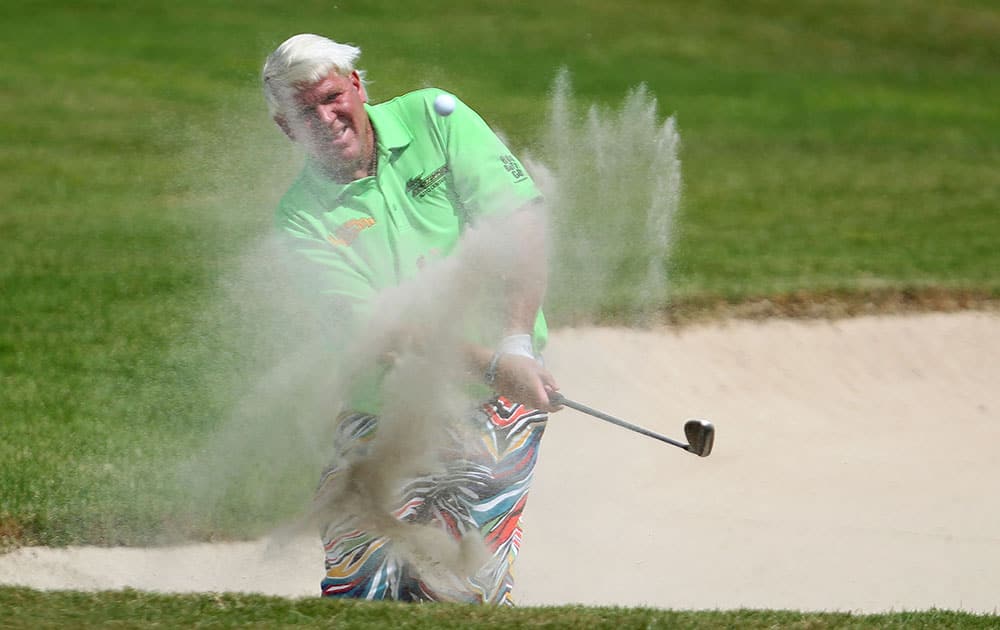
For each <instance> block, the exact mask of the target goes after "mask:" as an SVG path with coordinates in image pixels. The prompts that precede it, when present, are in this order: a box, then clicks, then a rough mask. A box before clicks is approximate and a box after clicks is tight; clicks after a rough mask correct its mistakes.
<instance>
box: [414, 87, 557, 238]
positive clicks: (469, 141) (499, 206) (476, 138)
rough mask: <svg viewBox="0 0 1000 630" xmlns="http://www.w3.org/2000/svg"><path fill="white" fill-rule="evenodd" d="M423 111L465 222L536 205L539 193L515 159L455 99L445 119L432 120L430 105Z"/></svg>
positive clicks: (472, 113)
mask: <svg viewBox="0 0 1000 630" xmlns="http://www.w3.org/2000/svg"><path fill="white" fill-rule="evenodd" d="M438 94H442V92H441V91H439V90H433V91H430V92H429V95H428V101H427V102H428V107H429V108H430V114H431V116H432V119H433V120H434V121H435V124H436V125H437V126H438V129H439V133H440V134H441V136H442V138H443V141H444V146H445V150H446V151H447V156H448V167H449V169H450V170H451V172H452V181H453V182H454V187H455V193H456V196H457V201H458V202H459V204H460V205H461V210H462V212H463V213H464V214H465V218H466V219H467V220H468V221H470V222H474V221H475V219H476V218H477V217H481V216H486V215H491V214H496V213H508V212H512V211H514V210H517V209H518V208H521V207H522V206H524V205H526V204H528V203H530V202H533V201H536V200H540V199H541V197H542V194H541V192H540V191H539V189H538V187H537V186H536V185H535V182H534V180H532V179H531V176H530V175H529V174H528V171H527V170H526V169H525V168H524V165H523V164H522V163H521V161H520V160H518V159H517V157H515V156H514V154H513V153H512V152H511V151H510V149H508V148H507V146H506V145H505V144H504V143H503V141H502V140H500V138H499V137H497V134H496V133H494V132H493V130H492V129H490V127H489V125H487V124H486V122H485V121H484V120H483V119H482V118H481V117H480V116H479V114H477V113H476V112H475V111H474V110H473V109H472V108H470V107H469V106H468V105H466V104H465V103H463V102H462V101H460V100H458V99H456V104H455V111H454V112H453V113H452V114H451V115H450V116H437V115H436V114H434V112H433V105H432V103H433V100H434V97H435V96H437V95H438Z"/></svg>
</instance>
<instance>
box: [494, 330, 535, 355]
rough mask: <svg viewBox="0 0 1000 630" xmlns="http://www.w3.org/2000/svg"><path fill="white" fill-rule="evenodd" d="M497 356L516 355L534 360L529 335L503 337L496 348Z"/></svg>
mask: <svg viewBox="0 0 1000 630" xmlns="http://www.w3.org/2000/svg"><path fill="white" fill-rule="evenodd" d="M497 354H517V355H520V356H522V357H528V358H531V359H534V358H535V351H534V348H532V346H531V335H529V334H526V333H525V334H520V335H508V336H507V337H504V338H503V339H502V340H501V341H500V345H499V346H497Z"/></svg>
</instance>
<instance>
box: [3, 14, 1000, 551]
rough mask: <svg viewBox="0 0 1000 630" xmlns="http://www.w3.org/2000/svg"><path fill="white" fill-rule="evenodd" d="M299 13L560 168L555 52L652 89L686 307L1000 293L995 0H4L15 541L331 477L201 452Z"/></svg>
mask: <svg viewBox="0 0 1000 630" xmlns="http://www.w3.org/2000/svg"><path fill="white" fill-rule="evenodd" d="M303 31H312V32H319V33H323V34H326V35H329V36H331V37H334V38H336V39H341V40H343V41H350V42H353V43H356V44H358V45H361V46H362V48H363V49H364V55H363V58H362V65H363V67H364V68H366V69H367V70H368V72H369V78H370V79H371V80H372V84H371V86H370V93H371V95H372V97H373V98H374V99H375V100H382V99H385V98H389V97H391V96H393V95H395V94H397V93H400V92H403V91H406V90H409V89H414V88H418V87H423V86H426V85H436V86H439V87H444V88H446V89H449V90H451V91H453V92H455V93H456V94H458V95H460V96H461V97H462V98H463V99H464V100H466V101H467V102H468V103H469V104H471V105H472V106H473V107H475V108H476V109H477V110H478V111H479V112H480V113H481V114H482V115H483V116H484V117H485V118H486V119H487V120H489V121H490V122H491V123H492V124H493V125H494V126H495V127H497V128H499V129H501V130H503V131H504V132H505V133H506V135H507V137H508V138H509V139H510V142H511V144H512V145H513V147H514V148H515V149H517V150H527V151H530V152H532V153H533V154H536V155H538V156H539V157H540V158H541V159H542V160H543V161H544V160H545V159H546V157H551V156H546V155H545V150H546V149H545V147H544V146H540V145H539V139H540V138H541V137H543V136H544V132H545V125H546V112H547V109H548V104H549V96H550V90H551V88H552V84H553V81H554V79H555V76H556V74H557V72H558V71H559V69H560V68H564V67H565V68H566V69H568V71H569V73H570V76H571V78H572V84H573V91H574V94H575V102H576V103H577V104H578V105H579V108H580V111H581V112H582V111H583V109H585V107H586V106H587V105H588V104H590V103H594V104H597V105H599V106H602V107H606V108H616V107H618V106H619V105H620V104H621V102H622V99H623V98H624V95H625V94H626V92H627V91H628V90H629V89H631V88H633V87H635V86H637V85H639V84H640V83H645V84H646V85H647V88H648V91H649V93H650V94H651V95H653V96H655V97H656V98H657V99H658V101H659V105H660V109H661V112H662V113H663V115H664V116H666V115H670V114H676V120H677V124H678V127H679V130H680V135H681V140H682V150H681V159H682V162H683V182H684V188H683V201H682V205H681V208H680V212H679V215H678V217H677V222H676V226H675V233H674V238H675V242H674V249H673V251H672V256H671V258H670V260H669V261H668V263H667V270H668V272H669V288H668V290H667V291H666V292H665V293H664V295H663V296H662V300H661V302H662V304H661V305H662V306H663V307H664V308H683V306H684V305H685V304H692V305H697V304H709V303H713V302H715V301H723V302H727V303H736V304H738V303H741V302H745V301H748V300H754V299H759V298H762V297H763V298H769V299H773V300H775V301H780V300H782V299H788V296H794V295H805V296H807V297H806V298H805V299H808V296H810V295H817V296H822V295H829V294H830V293H831V292H833V293H835V294H836V295H837V296H839V298H838V299H843V300H847V301H850V300H852V299H861V300H866V299H870V298H871V295H872V292H879V291H886V292H889V293H900V292H902V293H906V292H914V291H916V292H920V291H929V292H932V293H933V294H934V295H944V296H949V295H959V296H967V295H972V296H978V297H977V299H978V298H982V299H983V300H986V301H994V302H995V300H996V298H997V297H998V295H1000V274H998V273H997V270H998V269H1000V247H998V244H1000V203H998V202H1000V108H998V107H997V103H1000V82H998V81H997V80H996V78H997V77H998V76H1000V9H998V8H997V6H996V5H995V3H993V2H987V1H978V2H977V1H974V0H963V1H960V2H949V3H939V2H934V1H932V0H896V1H893V2H874V1H860V0H856V1H845V2H837V3H829V2H819V1H805V2H798V3H784V2H777V1H773V2H772V1H764V0H754V1H749V2H724V1H720V0H716V1H704V2H653V1H647V2H639V1H624V2H618V3H604V2H596V1H591V0H578V1H568V0H555V1H553V2H545V3H529V2H511V3H495V2H485V1H471V2H465V3H451V2H438V1H425V2H421V3H419V4H416V5H413V4H409V3H398V2H385V1H382V2H379V1H374V2H373V1H370V0H366V1H365V2H352V1H338V2H334V3H331V2H316V1H301V2H296V3H278V2H263V1H257V2H243V3H238V4H234V3H229V2H221V1H207V2H206V1H203V0H202V1H199V2H191V1H188V0H181V1H178V2H170V3H167V2H137V3H134V4H132V5H129V6H123V5H121V4H120V3H114V2H96V1H89V2H86V1H85V2H45V1H37V2H36V1H27V0H25V1H17V0H15V1H12V2H7V3H4V5H3V7H2V8H0V53H2V58H3V59H4V60H5V61H4V63H3V64H0V93H2V98H0V136H2V138H3V142H2V143H0V168H2V170H3V173H4V176H3V178H2V179H0V538H4V539H6V540H8V541H14V542H15V543H49V544H59V543H69V542H90V543H104V544H112V543H133V544H135V543H148V542H158V541H166V540H173V539H176V538H178V537H196V538H211V537H243V536H252V535H256V534H258V533H260V532H261V531H263V530H264V529H266V528H267V527H269V526H271V525H273V524H274V523H275V521H276V519H280V518H281V517H282V516H287V515H288V514H289V513H291V512H292V511H293V510H294V509H295V508H296V507H297V506H300V505H301V501H302V500H303V497H306V496H308V494H309V491H310V489H311V487H310V484H311V483H312V478H313V477H314V476H315V471H314V470H311V469H310V468H309V467H308V466H306V462H300V464H301V466H300V467H299V468H295V467H294V466H292V467H291V468H289V469H288V470H279V471H274V472H273V473H272V472H269V471H266V470H257V471H256V472H255V474H254V475H253V477H252V478H249V477H248V478H247V479H245V480H244V482H243V484H244V485H243V486H239V485H238V484H237V485H235V486H232V487H233V488H235V489H236V490H235V491H234V492H232V493H230V494H227V496H226V497H224V498H223V499H221V501H222V503H221V504H220V508H219V510H218V511H217V512H214V513H212V514H210V515H202V516H198V517H196V516H191V515H189V514H187V513H186V512H185V510H186V509H187V508H186V507H185V505H184V500H186V499H189V498H190V496H189V495H188V494H186V493H185V492H184V491H182V490H179V489H178V476H177V470H178V462H179V461H184V460H185V459H186V458H190V457H192V453H197V452H198V451H199V449H202V448H203V444H204V443H205V440H206V439H207V437H208V436H209V435H211V434H212V432H213V431H216V430H219V428H220V426H221V425H222V423H223V422H224V419H225V418H226V417H227V414H229V413H230V410H231V409H232V408H233V407H234V405H235V404H236V403H237V402H238V400H239V398H240V396H241V392H245V390H246V389H247V388H248V387H252V382H250V381H251V380H252V378H253V373H254V370H255V369H256V367H258V366H259V362H260V358H259V357H260V354H259V353H258V350H259V348H258V347H257V346H255V345H254V344H255V343H256V342H255V341H254V340H252V339H250V340H249V341H248V342H247V343H246V344H241V342H240V341H241V336H242V334H243V333H245V332H246V329H245V327H247V326H250V324H248V323H247V322H248V321H252V316H253V314H254V308H255V307H254V305H253V304H240V303H238V300H236V299H234V298H229V299H227V300H220V299H219V297H218V296H219V293H220V278H225V277H227V276H226V274H227V273H230V272H231V271H232V270H233V269H234V268H237V267H238V266H239V265H240V264H242V262H240V261H241V260H242V259H241V256H243V255H244V253H245V252H246V251H247V249H248V248H249V247H251V246H252V244H253V243H254V242H255V239H256V238H257V237H259V236H260V235H261V234H264V233H266V231H267V230H268V228H269V226H270V222H271V213H272V210H273V208H274V205H275V203H276V202H277V199H278V198H279V196H280V195H281V193H282V192H283V191H284V189H285V187H287V185H288V183H289V182H290V181H291V179H292V178H293V177H294V175H295V173H296V171H297V168H298V164H299V161H298V160H299V158H298V156H297V155H296V154H295V152H294V151H293V150H292V148H291V147H289V146H288V144H287V142H286V141H285V140H284V138H283V137H282V136H281V135H280V133H279V132H278V131H277V130H276V129H275V128H273V125H271V123H270V121H269V120H268V119H267V115H266V111H265V108H264V106H263V103H262V100H261V98H260V95H259V89H258V86H257V75H258V71H259V67H260V64H261V63H262V61H263V58H264V56H265V55H266V54H267V53H268V52H270V51H271V50H272V49H273V48H274V46H276V45H277V44H278V43H280V42H281V41H282V40H283V39H285V38H286V37H287V36H289V35H291V34H294V33H297V32H303ZM606 212H607V213H608V219H609V220H613V221H619V220H622V221H627V220H628V219H629V217H630V216H631V215H630V209H629V208H628V207H627V204H623V207H618V208H608V209H607V210H606ZM621 251H622V256H624V257H625V258H627V257H628V256H629V250H628V248H627V247H623V248H622V250H621ZM619 262H620V261H619ZM626 263H627V261H626ZM616 264H618V263H616ZM632 266H633V267H634V266H635V265H632ZM622 268H623V269H628V268H630V267H629V265H628V264H624V265H622ZM632 280H633V279H632V278H630V277H627V276H626V277H624V278H621V279H620V282H621V283H623V284H624V285H628V284H629V283H630V282H632ZM593 309H594V312H592V313H590V315H591V316H592V317H593V318H595V319H601V318H602V317H604V316H606V315H608V314H614V313H616V312H619V311H620V310H621V305H620V304H616V303H615V302H614V301H613V299H612V300H611V301H610V302H606V303H598V304H596V305H594V306H593ZM241 310H246V311H247V312H245V313H237V314H236V315H234V312H236V311H241ZM563 314H565V318H564V319H562V320H560V316H561V315H563ZM550 315H552V317H553V319H554V323H555V324H556V325H558V324H559V323H560V322H561V321H563V322H565V321H569V319H570V315H572V316H573V317H574V318H577V317H578V314H571V313H568V312H566V311H561V310H560V305H559V304H558V303H556V304H552V305H551V309H550ZM228 317H234V319H233V322H232V323H233V325H232V326H228V327H227V326H218V325H216V326H213V322H214V323H216V324H217V323H219V322H227V321H229V320H228V319H227V318H228ZM275 426H276V427H277V428H276V429H275V430H276V431H279V430H280V428H281V427H282V426H283V425H282V424H281V419H276V420H275ZM270 437H275V436H270ZM291 444H293V441H289V442H287V443H285V444H284V446H283V445H282V442H281V441H280V440H278V441H275V442H273V443H272V447H273V448H272V449H271V450H272V453H271V454H272V455H273V453H274V452H278V453H280V452H282V451H281V449H282V448H291V447H292V446H291ZM290 479H293V480H302V479H306V480H308V481H307V482H305V483H300V484H298V485H296V484H295V483H292V484H289V480H290ZM289 487H295V488H300V491H295V490H291V491H284V492H283V491H281V490H282V489H285V490H287V489H288V488H289Z"/></svg>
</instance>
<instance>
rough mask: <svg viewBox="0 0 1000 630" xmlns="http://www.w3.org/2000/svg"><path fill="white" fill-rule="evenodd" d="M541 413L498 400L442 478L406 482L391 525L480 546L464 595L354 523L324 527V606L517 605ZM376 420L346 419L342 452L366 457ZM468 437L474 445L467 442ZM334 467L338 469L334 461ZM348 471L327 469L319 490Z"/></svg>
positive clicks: (340, 435) (476, 421)
mask: <svg viewBox="0 0 1000 630" xmlns="http://www.w3.org/2000/svg"><path fill="white" fill-rule="evenodd" d="M547 419H548V416H547V414H546V413H545V412H542V411H538V410H535V409H527V408H525V407H523V406H521V405H519V404H513V403H510V402H509V401H508V400H506V399H504V398H496V399H493V400H490V401H488V402H487V403H485V404H483V406H482V407H481V408H479V409H476V410H474V412H473V413H472V414H470V417H469V418H468V419H467V422H466V423H465V425H464V430H465V432H464V434H463V435H464V437H462V438H457V437H456V438H455V439H456V440H458V439H461V440H462V441H463V442H464V443H463V444H456V445H455V448H454V449H451V450H450V451H449V450H448V449H445V452H446V453H450V456H449V457H447V458H446V459H447V461H445V462H444V466H443V469H442V470H439V471H438V472H435V473H432V474H428V475H425V476H418V477H417V478H414V479H412V480H408V482H406V483H405V485H404V487H403V488H402V491H401V494H400V503H399V506H398V509H396V510H394V511H393V512H394V515H395V518H396V519H398V520H399V521H403V522H407V523H416V524H424V525H432V526H434V527H436V528H440V529H441V530H443V531H445V532H446V533H447V534H448V535H449V536H450V537H451V538H452V539H454V540H455V541H458V540H459V539H461V538H462V537H463V536H466V535H468V534H469V533H470V532H472V533H473V534H476V533H477V532H478V534H477V537H481V538H482V541H483V543H484V545H485V548H486V552H487V554H488V558H487V559H486V561H485V563H484V564H483V565H482V566H481V567H480V568H479V569H478V570H477V571H475V573H474V574H473V575H471V576H463V577H462V578H461V582H462V584H463V587H462V588H460V589H454V588H449V589H447V590H442V589H440V588H436V587H435V586H434V585H433V584H432V583H430V581H429V580H425V579H421V576H420V574H419V571H418V570H417V569H416V568H415V567H413V566H410V565H409V564H408V563H406V562H405V561H401V560H400V556H399V555H398V554H395V553H393V540H392V539H391V537H389V536H385V535H381V534H379V533H377V532H371V531H365V529H364V527H361V526H359V523H358V521H357V519H356V518H354V517H353V516H352V515H350V514H337V513H336V512H334V513H333V514H334V515H335V516H333V517H331V519H330V521H329V522H327V523H324V527H323V532H322V535H323V544H324V548H325V550H326V577H325V578H324V579H323V582H322V584H321V587H322V591H323V595H324V596H326V597H350V598H360V599H379V600H380V599H389V600H397V601H459V602H470V603H488V604H495V605H513V600H512V599H511V589H512V588H513V585H514V579H513V572H512V569H513V564H514V559H515V558H516V556H517V552H518V548H519V547H520V543H521V514H522V512H523V510H524V505H525V502H526V500H527V497H528V489H529V487H530V485H531V480H532V476H533V471H534V467H535V462H536V461H537V458H538V447H539V443H540V442H541V439H542V434H543V433H544V431H545V425H546V422H547ZM377 422H378V419H377V418H376V417H375V416H372V415H369V414H358V413H355V414H346V415H344V416H342V417H341V418H340V421H339V425H338V430H337V443H338V445H339V446H338V451H341V450H346V449H353V450H354V451H355V453H356V452H357V450H356V449H358V448H359V447H360V448H364V444H365V443H366V442H370V440H371V439H372V437H373V436H374V434H375V430H376V425H377ZM470 434H471V436H472V437H471V440H470V439H469V435H470ZM337 461H341V458H339V457H338V459H337ZM342 472H343V471H342V470H341V469H340V468H338V467H337V466H336V465H334V466H333V467H331V468H330V469H328V470H327V471H326V472H325V473H324V476H323V481H322V482H321V485H320V487H321V488H322V487H323V486H324V485H325V484H327V483H330V482H331V481H334V480H335V478H336V476H337V475H338V474H341V473H342Z"/></svg>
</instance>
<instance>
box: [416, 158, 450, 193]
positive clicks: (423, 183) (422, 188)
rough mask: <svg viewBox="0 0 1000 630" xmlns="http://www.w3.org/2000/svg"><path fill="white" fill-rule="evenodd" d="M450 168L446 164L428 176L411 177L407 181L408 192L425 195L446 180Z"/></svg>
mask: <svg viewBox="0 0 1000 630" xmlns="http://www.w3.org/2000/svg"><path fill="white" fill-rule="evenodd" d="M449 170H450V169H449V168H448V165H447V164H445V165H444V166H442V167H441V168H439V169H438V170H436V171H434V172H433V173H431V174H430V175H428V176H427V177H421V176H420V175H417V176H416V177H411V178H410V181H408V182H406V192H408V193H409V194H410V196H412V197H417V198H420V197H423V196H424V195H426V194H427V193H429V192H430V191H432V190H434V189H435V188H437V187H438V186H440V185H441V182H443V181H444V177H445V175H447V174H448V171H449Z"/></svg>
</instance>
